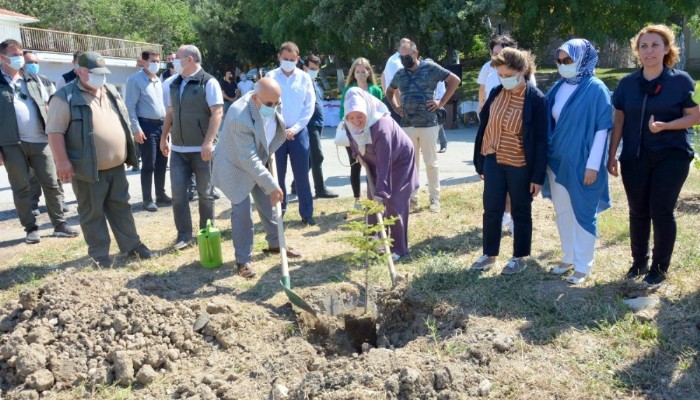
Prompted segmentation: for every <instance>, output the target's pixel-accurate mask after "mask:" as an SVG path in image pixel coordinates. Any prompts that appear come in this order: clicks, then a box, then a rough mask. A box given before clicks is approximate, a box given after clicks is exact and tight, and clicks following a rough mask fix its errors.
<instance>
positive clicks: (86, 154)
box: [46, 52, 153, 267]
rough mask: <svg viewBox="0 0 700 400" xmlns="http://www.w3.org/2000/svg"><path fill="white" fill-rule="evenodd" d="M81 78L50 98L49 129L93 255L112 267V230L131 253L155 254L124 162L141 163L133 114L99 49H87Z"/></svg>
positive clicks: (80, 65) (58, 164) (99, 262)
mask: <svg viewBox="0 0 700 400" xmlns="http://www.w3.org/2000/svg"><path fill="white" fill-rule="evenodd" d="M75 71H76V74H77V75H78V79H76V80H74V81H72V82H70V83H68V84H67V85H66V86H64V87H62V88H61V89H59V90H58V91H57V92H56V94H55V95H54V96H53V97H52V98H51V101H50V103H49V112H48V118H47V119H48V121H47V124H46V133H47V134H48V135H49V144H50V146H51V150H52V151H53V154H54V158H55V159H56V169H57V171H58V177H59V178H60V179H61V181H62V182H65V183H67V182H72V183H73V191H74V192H75V196H76V198H77V200H78V215H79V216H80V227H81V228H82V230H83V234H84V236H85V241H86V242H87V245H88V255H89V256H90V257H91V258H92V260H93V261H94V263H95V264H97V265H98V266H101V267H103V266H110V265H111V264H112V260H111V259H110V257H109V244H110V238H109V230H108V228H107V221H109V225H110V226H111V228H112V232H113V233H114V238H115V239H116V240H117V244H118V245H119V249H120V250H121V251H122V252H127V253H128V255H129V256H131V257H139V258H142V259H146V258H151V257H153V254H152V253H151V251H150V250H149V249H148V248H147V247H146V246H145V245H144V244H143V243H141V239H140V238H139V235H138V233H136V225H135V224H134V217H133V215H132V214H131V205H130V204H129V183H128V181H127V180H126V172H125V170H124V163H127V164H129V165H132V166H133V165H136V163H137V162H138V161H137V158H136V153H135V147H134V140H133V137H132V133H131V128H130V126H129V115H128V113H127V111H126V106H125V105H124V102H123V101H122V98H121V96H119V93H118V92H117V89H116V88H115V87H114V86H112V85H110V84H108V83H106V80H107V74H109V73H110V71H109V69H108V68H107V67H105V60H104V58H102V56H101V55H99V54H98V53H95V52H86V53H83V54H82V55H81V56H80V57H79V58H78V68H76V70H75Z"/></svg>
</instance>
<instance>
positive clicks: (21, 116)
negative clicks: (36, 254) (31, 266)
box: [0, 39, 78, 244]
mask: <svg viewBox="0 0 700 400" xmlns="http://www.w3.org/2000/svg"><path fill="white" fill-rule="evenodd" d="M0 63H1V64H2V66H0V121H2V122H1V124H2V125H0V166H2V165H5V168H6V169H7V177H8V180H9V181H10V187H11V188H12V197H13V200H14V202H15V209H16V210H17V215H18V217H19V220H20V222H21V223H22V226H23V227H24V230H25V231H26V232H27V237H26V239H25V241H26V242H27V243H30V244H31V243H38V242H39V241H40V240H41V236H40V235H39V226H38V225H37V223H36V222H37V221H36V216H35V215H34V214H33V213H32V196H31V190H30V187H31V185H30V183H29V181H30V179H31V178H32V174H33V173H34V174H36V179H37V180H38V182H39V184H40V185H41V187H42V188H43V189H44V193H46V206H47V208H48V213H49V218H51V223H52V224H53V226H54V236H60V237H75V236H78V232H77V231H76V230H74V229H73V228H71V227H70V226H68V225H67V224H66V218H65V216H64V215H63V210H62V209H61V204H60V202H61V197H62V195H61V192H60V190H59V188H58V183H57V182H56V170H55V167H54V161H53V157H52V156H51V151H50V150H49V146H48V139H47V137H46V133H45V129H44V125H45V121H46V100H47V99H48V94H46V93H44V92H43V84H42V82H41V79H40V77H39V76H38V75H36V74H34V73H31V72H27V71H24V70H23V69H22V67H23V66H24V56H23V55H22V44H21V43H20V42H18V41H16V40H13V39H7V40H5V41H3V42H2V43H0ZM32 169H33V170H34V172H33V173H32Z"/></svg>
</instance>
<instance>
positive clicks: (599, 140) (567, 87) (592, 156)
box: [552, 82, 608, 171]
mask: <svg viewBox="0 0 700 400" xmlns="http://www.w3.org/2000/svg"><path fill="white" fill-rule="evenodd" d="M577 86H578V85H572V84H570V83H566V82H564V83H562V85H561V86H560V87H559V91H557V94H556V96H554V105H553V106H552V118H554V122H557V121H559V116H560V115H561V110H562V109H564V105H565V104H566V102H567V100H569V97H571V95H572V94H573V93H574V90H576V87H577ZM607 137H608V130H607V129H602V130H599V131H597V132H596V133H595V137H594V138H593V146H592V147H591V152H590V153H589V154H588V160H587V161H586V169H592V170H595V171H598V169H599V168H600V160H602V159H603V151H605V142H606V139H607Z"/></svg>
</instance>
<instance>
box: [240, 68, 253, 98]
mask: <svg viewBox="0 0 700 400" xmlns="http://www.w3.org/2000/svg"><path fill="white" fill-rule="evenodd" d="M251 90H253V81H251V80H250V79H248V74H246V73H242V74H241V80H240V82H238V91H239V92H240V95H241V96H243V95H244V94H246V93H248V92H250V91H251Z"/></svg>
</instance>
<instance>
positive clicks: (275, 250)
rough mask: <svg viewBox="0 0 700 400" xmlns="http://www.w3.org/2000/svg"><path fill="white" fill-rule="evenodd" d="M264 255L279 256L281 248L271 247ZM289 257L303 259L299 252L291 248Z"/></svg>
mask: <svg viewBox="0 0 700 400" xmlns="http://www.w3.org/2000/svg"><path fill="white" fill-rule="evenodd" d="M263 253H273V254H279V253H280V248H279V247H270V248H267V249H264V250H263ZM287 257H288V258H301V252H299V250H295V249H293V248H291V247H287Z"/></svg>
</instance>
